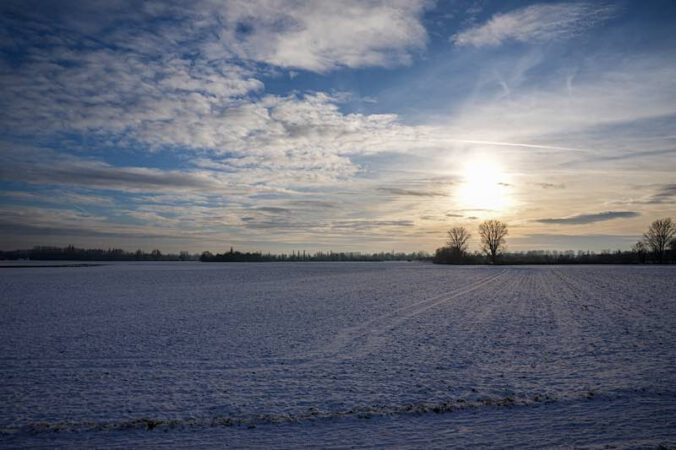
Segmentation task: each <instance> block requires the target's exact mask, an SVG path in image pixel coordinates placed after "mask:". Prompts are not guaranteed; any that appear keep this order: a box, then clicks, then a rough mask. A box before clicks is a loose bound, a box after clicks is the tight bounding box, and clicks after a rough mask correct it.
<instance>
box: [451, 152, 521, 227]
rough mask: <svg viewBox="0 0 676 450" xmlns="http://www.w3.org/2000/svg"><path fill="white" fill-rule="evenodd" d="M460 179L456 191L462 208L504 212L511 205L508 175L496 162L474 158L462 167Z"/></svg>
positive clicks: (483, 158)
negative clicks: (460, 181)
mask: <svg viewBox="0 0 676 450" xmlns="http://www.w3.org/2000/svg"><path fill="white" fill-rule="evenodd" d="M462 179H463V181H462V183H461V184H460V185H459V186H458V189H457V191H456V198H457V199H458V200H459V203H460V205H461V207H462V208H464V209H468V210H476V211H484V212H489V213H504V212H506V210H508V209H509V208H510V207H511V206H512V201H511V198H510V197H511V196H510V186H511V185H510V182H509V176H508V174H507V173H505V171H504V169H503V168H502V167H501V166H500V165H499V164H498V163H497V162H495V161H493V160H490V159H488V158H485V157H481V158H475V159H473V160H471V161H469V162H468V163H467V164H466V165H465V166H464V167H463V171H462ZM478 215H482V214H478Z"/></svg>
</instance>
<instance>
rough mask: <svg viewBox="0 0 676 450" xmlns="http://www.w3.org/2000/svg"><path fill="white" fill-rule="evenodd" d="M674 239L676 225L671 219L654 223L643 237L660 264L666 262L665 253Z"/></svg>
mask: <svg viewBox="0 0 676 450" xmlns="http://www.w3.org/2000/svg"><path fill="white" fill-rule="evenodd" d="M674 237H676V224H674V223H673V222H672V221H671V218H670V217H667V218H665V219H658V220H656V221H654V222H653V223H651V224H650V227H649V228H648V231H647V232H646V233H645V234H644V235H643V238H644V239H645V241H646V244H648V247H650V250H652V252H653V253H654V254H655V257H656V258H657V262H659V263H660V264H662V263H663V262H664V252H665V250H666V248H667V245H669V244H670V242H671V240H672V239H674Z"/></svg>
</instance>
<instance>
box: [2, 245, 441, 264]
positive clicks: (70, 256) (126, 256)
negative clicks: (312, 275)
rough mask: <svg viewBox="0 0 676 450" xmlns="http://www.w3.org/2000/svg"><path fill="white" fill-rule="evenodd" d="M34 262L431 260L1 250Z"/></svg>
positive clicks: (391, 255)
mask: <svg viewBox="0 0 676 450" xmlns="http://www.w3.org/2000/svg"><path fill="white" fill-rule="evenodd" d="M20 259H23V260H33V261H59V260H62V261H203V262H282V261H414V260H415V261H430V260H431V259H432V256H431V255H430V254H429V253H426V252H412V253H403V252H380V253H360V252H332V251H330V252H315V253H309V252H305V251H293V252H292V253H290V254H287V253H281V254H273V253H262V252H240V251H236V250H234V249H233V248H230V250H229V251H226V252H223V253H215V254H214V253H211V252H203V253H202V254H190V253H189V252H186V251H182V252H179V253H162V252H161V251H160V250H153V251H151V252H144V251H142V250H136V251H134V252H128V251H125V250H122V249H117V248H113V249H107V250H104V249H92V248H77V247H74V246H72V245H69V246H67V247H44V246H43V247H33V248H32V249H30V250H11V251H0V260H20Z"/></svg>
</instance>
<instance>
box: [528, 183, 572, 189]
mask: <svg viewBox="0 0 676 450" xmlns="http://www.w3.org/2000/svg"><path fill="white" fill-rule="evenodd" d="M535 185H536V186H540V187H541V188H542V189H565V188H566V185H565V184H563V183H535Z"/></svg>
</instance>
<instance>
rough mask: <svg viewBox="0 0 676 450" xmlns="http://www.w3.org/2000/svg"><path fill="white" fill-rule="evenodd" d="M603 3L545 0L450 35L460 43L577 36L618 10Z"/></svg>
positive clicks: (553, 38) (543, 39)
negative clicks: (551, 0)
mask: <svg viewBox="0 0 676 450" xmlns="http://www.w3.org/2000/svg"><path fill="white" fill-rule="evenodd" d="M615 11H616V8H615V7H613V6H609V5H606V4H603V3H583V2H571V3H542V4H535V5H531V6H527V7H525V8H521V9H517V10H514V11H510V12H508V13H502V14H496V15H494V16H493V17H492V18H491V19H489V20H488V21H487V22H485V23H484V24H482V25H477V26H474V27H471V28H468V29H466V30H463V31H461V32H460V33H457V34H455V35H453V36H452V37H451V41H452V42H453V43H454V44H455V45H460V46H474V47H484V46H497V45H500V44H502V43H504V42H508V41H516V42H546V41H552V40H558V39H567V38H570V37H573V36H575V35H578V34H580V33H582V32H584V31H586V30H588V29H590V28H593V27H594V26H596V25H597V24H598V23H600V22H603V21H605V20H607V19H609V18H610V17H612V15H613V14H614V13H615Z"/></svg>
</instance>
